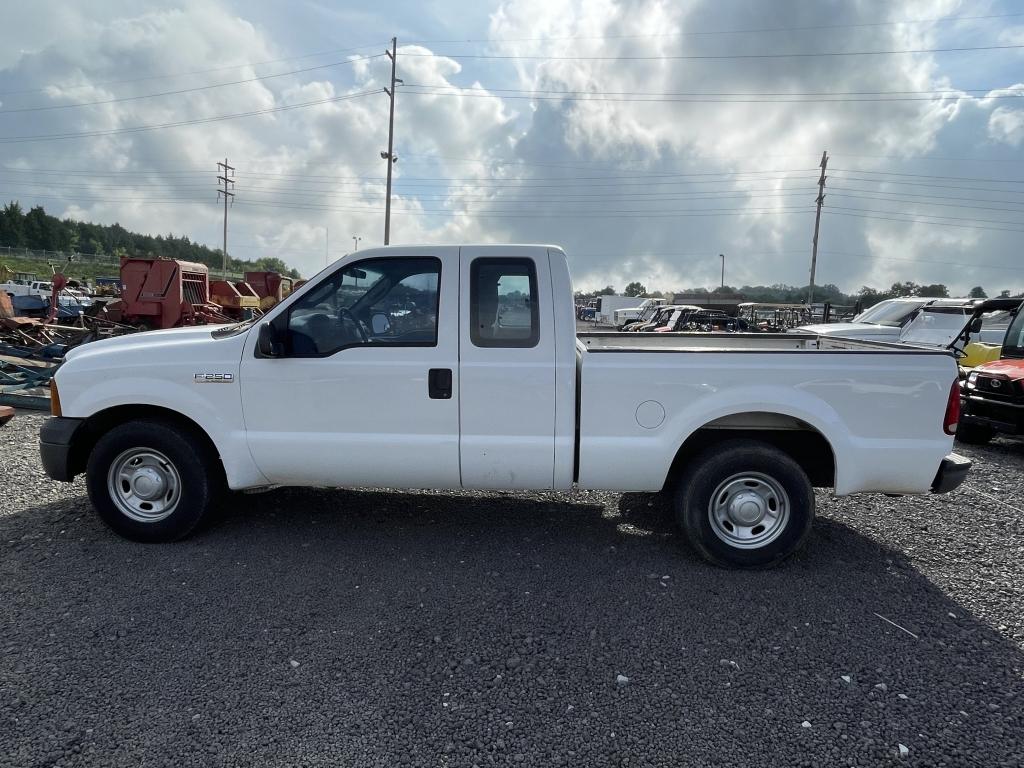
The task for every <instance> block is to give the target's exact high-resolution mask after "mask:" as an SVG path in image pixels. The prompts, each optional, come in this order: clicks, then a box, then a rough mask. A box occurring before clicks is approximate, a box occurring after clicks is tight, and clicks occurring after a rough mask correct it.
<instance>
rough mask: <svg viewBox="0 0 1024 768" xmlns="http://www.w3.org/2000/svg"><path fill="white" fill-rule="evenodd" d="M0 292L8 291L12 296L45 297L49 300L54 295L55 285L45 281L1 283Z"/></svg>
mask: <svg viewBox="0 0 1024 768" xmlns="http://www.w3.org/2000/svg"><path fill="white" fill-rule="evenodd" d="M0 291H7V293H9V294H10V295H11V296H45V297H47V298H49V296H50V294H52V293H53V283H50V282H47V281H45V280H29V281H25V282H16V281H11V282H7V283H0Z"/></svg>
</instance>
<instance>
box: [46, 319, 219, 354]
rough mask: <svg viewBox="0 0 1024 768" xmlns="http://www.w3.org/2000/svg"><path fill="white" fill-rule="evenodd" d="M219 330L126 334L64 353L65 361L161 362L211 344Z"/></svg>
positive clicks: (197, 327) (194, 328)
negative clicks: (115, 358)
mask: <svg viewBox="0 0 1024 768" xmlns="http://www.w3.org/2000/svg"><path fill="white" fill-rule="evenodd" d="M221 327H223V326H219V325H213V326H211V325H192V326H188V327H185V328H168V329H167V330H163V331H146V332H145V333H129V334H127V335H125V336H115V337H114V338H112V339H101V340H100V341H93V342H90V343H88V344H82V345H81V346H79V347H75V348H74V349H70V350H68V352H67V354H66V355H65V356H64V359H65V360H69V361H70V360H78V359H84V358H92V357H98V356H100V355H103V356H107V355H115V356H123V355H127V354H131V355H132V356H133V358H137V357H138V356H144V357H152V358H154V359H160V358H163V357H164V356H165V355H166V354H167V353H168V352H169V351H171V350H172V349H177V348H179V347H181V346H184V345H187V346H188V347H190V348H193V349H194V348H195V347H196V346H198V345H207V344H214V343H216V342H217V339H215V338H214V337H213V331H215V330H216V329H217V328H221Z"/></svg>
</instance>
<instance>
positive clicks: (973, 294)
mask: <svg viewBox="0 0 1024 768" xmlns="http://www.w3.org/2000/svg"><path fill="white" fill-rule="evenodd" d="M967 295H968V296H969V297H970V298H972V299H987V298H988V294H987V293H985V289H984V288H982V287H981V286H980V285H976V286H974V287H973V288H971V290H970V291H969V292H968V294H967Z"/></svg>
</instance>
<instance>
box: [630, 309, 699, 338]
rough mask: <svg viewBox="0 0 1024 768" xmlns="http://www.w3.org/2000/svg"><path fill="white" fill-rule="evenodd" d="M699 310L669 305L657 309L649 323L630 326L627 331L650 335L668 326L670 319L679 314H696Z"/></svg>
mask: <svg viewBox="0 0 1024 768" xmlns="http://www.w3.org/2000/svg"><path fill="white" fill-rule="evenodd" d="M699 310H700V307H697V306H694V305H693V304H669V305H667V306H663V307H658V309H657V310H655V312H654V314H653V315H652V316H651V319H650V320H649V321H647V322H646V323H641V324H640V325H633V326H630V327H629V330H630V331H634V332H636V333H651V332H654V331H657V330H658V329H659V328H663V327H665V326H666V325H668V324H669V323H670V322H671V321H672V317H673V316H677V315H678V313H680V312H696V311H699Z"/></svg>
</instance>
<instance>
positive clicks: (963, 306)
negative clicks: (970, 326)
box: [898, 299, 1010, 348]
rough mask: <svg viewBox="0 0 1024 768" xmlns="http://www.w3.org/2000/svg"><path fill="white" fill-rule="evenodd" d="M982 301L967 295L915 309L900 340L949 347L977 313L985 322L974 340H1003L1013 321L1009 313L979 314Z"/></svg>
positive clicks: (921, 344) (901, 333)
mask: <svg viewBox="0 0 1024 768" xmlns="http://www.w3.org/2000/svg"><path fill="white" fill-rule="evenodd" d="M982 305H984V302H980V301H979V300H977V299H967V300H964V301H961V302H959V303H957V304H949V303H942V304H938V303H933V304H925V305H924V306H922V307H920V308H919V309H917V310H915V311H914V313H913V314H912V315H911V316H910V319H909V320H908V321H907V322H906V324H905V325H904V326H903V327H902V328H901V329H900V333H899V337H898V340H899V342H900V343H901V344H914V345H917V346H933V347H943V348H947V347H949V345H950V343H952V342H953V340H954V339H956V338H957V337H958V336H959V335H960V334H961V332H962V331H963V329H964V326H965V324H966V323H967V322H968V321H969V320H971V318H973V317H977V318H978V319H979V320H981V321H982V324H981V327H980V328H979V330H978V331H977V332H976V333H974V334H973V338H974V340H975V341H977V342H983V343H986V344H991V343H993V342H995V343H1000V342H1002V340H1003V337H1004V336H1005V335H1006V328H1007V326H1008V325H1009V322H1010V319H1009V313H1007V312H1005V311H1003V312H982V313H980V314H977V313H976V310H977V308H978V307H979V306H982ZM989 306H990V305H989Z"/></svg>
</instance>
